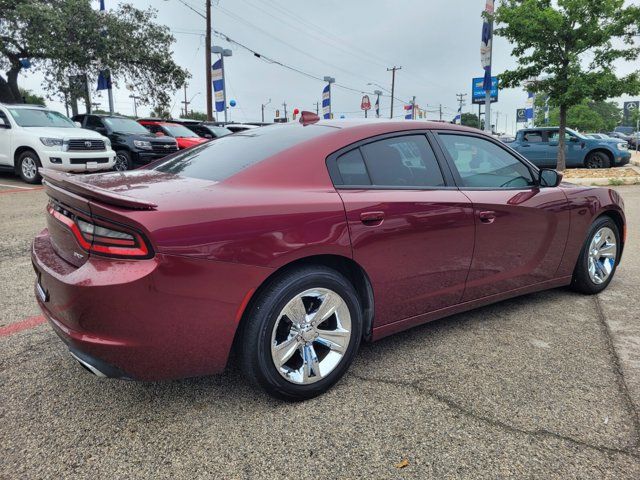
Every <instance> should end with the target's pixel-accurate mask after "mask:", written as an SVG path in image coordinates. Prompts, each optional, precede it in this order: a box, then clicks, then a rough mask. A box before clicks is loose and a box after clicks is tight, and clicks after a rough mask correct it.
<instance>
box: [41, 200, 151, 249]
mask: <svg viewBox="0 0 640 480" xmlns="http://www.w3.org/2000/svg"><path fill="white" fill-rule="evenodd" d="M47 211H48V212H49V214H50V215H52V216H53V217H54V218H55V219H56V220H58V221H60V222H62V223H63V224H65V225H66V226H67V227H68V228H69V230H71V232H72V233H73V236H74V237H75V238H76V240H77V241H78V244H79V245H80V247H82V248H83V249H84V250H86V251H87V252H94V253H97V254H99V255H105V256H109V257H120V258H148V257H149V256H150V252H151V250H150V248H149V247H148V246H147V243H146V242H145V240H144V238H142V235H140V234H139V233H138V232H135V231H133V230H128V229H126V228H125V227H122V226H120V225H111V224H109V223H107V222H104V221H102V220H100V221H99V222H95V221H93V220H91V221H90V220H88V219H84V218H80V217H78V216H77V215H74V214H73V213H71V212H69V211H68V210H66V209H64V208H63V207H61V206H59V205H57V204H54V203H52V202H50V203H49V205H47Z"/></svg>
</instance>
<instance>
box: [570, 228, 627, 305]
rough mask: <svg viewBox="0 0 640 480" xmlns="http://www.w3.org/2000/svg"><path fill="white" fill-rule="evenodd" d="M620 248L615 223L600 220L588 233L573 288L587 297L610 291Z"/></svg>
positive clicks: (574, 276)
mask: <svg viewBox="0 0 640 480" xmlns="http://www.w3.org/2000/svg"><path fill="white" fill-rule="evenodd" d="M620 248H621V244H620V232H619V231H618V226H617V225H616V223H615V222H614V221H613V220H612V219H611V218H609V217H600V218H598V219H597V220H596V221H595V222H593V224H592V225H591V228H590V229H589V232H588V233H587V238H586V240H585V242H584V245H583V246H582V250H581V251H580V256H579V257H578V262H577V263H576V267H575V269H574V272H573V281H572V282H571V287H572V288H573V289H574V290H576V291H578V292H581V293H584V294H587V295H593V294H596V293H600V292H601V291H603V290H604V289H605V288H607V286H608V285H609V283H610V282H611V279H612V278H613V275H614V274H615V271H616V268H617V267H618V259H619V257H620Z"/></svg>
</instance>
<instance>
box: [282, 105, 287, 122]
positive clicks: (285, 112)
mask: <svg viewBox="0 0 640 480" xmlns="http://www.w3.org/2000/svg"><path fill="white" fill-rule="evenodd" d="M282 107H283V108H284V120H285V122H287V121H288V120H287V119H288V118H289V117H287V102H282Z"/></svg>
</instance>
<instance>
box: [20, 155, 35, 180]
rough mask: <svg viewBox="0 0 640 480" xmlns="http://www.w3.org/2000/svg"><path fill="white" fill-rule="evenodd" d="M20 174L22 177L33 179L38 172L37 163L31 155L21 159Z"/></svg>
mask: <svg viewBox="0 0 640 480" xmlns="http://www.w3.org/2000/svg"><path fill="white" fill-rule="evenodd" d="M21 168H22V175H23V176H24V178H27V179H29V180H33V179H34V178H36V175H37V174H38V165H37V163H36V160H35V159H34V158H33V157H24V158H23V159H22V164H21Z"/></svg>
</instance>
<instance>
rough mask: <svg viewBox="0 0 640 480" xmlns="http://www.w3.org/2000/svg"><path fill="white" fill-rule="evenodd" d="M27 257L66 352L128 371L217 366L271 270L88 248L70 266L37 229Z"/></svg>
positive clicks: (183, 373) (118, 373) (105, 368)
mask: <svg viewBox="0 0 640 480" xmlns="http://www.w3.org/2000/svg"><path fill="white" fill-rule="evenodd" d="M32 261H33V265H34V268H35V270H36V273H37V276H38V279H37V281H36V298H37V301H38V304H39V306H40V308H41V309H42V312H43V314H44V315H45V317H46V318H47V319H48V321H49V323H50V324H51V326H52V327H53V329H54V331H55V332H56V333H57V334H58V335H59V336H60V338H61V339H62V340H63V341H64V343H65V344H66V345H67V346H68V348H69V350H70V351H71V353H72V354H74V356H75V357H76V359H78V360H79V361H80V363H83V364H85V363H86V364H88V365H90V366H93V367H94V368H95V369H96V370H98V371H100V372H102V373H103V374H104V376H107V377H119V378H130V379H135V380H165V379H175V378H183V377H192V376H200V375H210V374H216V373H220V372H222V371H223V370H224V368H225V365H226V363H227V358H228V355H229V352H230V349H231V345H232V343H233V339H234V336H235V332H236V329H237V326H238V323H239V321H240V318H241V316H242V312H243V310H244V307H245V306H246V304H247V302H248V300H249V298H250V296H251V294H252V293H253V292H254V291H255V289H256V288H257V286H258V285H259V284H260V283H261V282H262V280H263V279H264V278H266V276H267V275H268V274H269V273H270V272H271V271H270V270H269V269H265V268H261V267H250V266H245V265H238V264H231V263H222V262H212V261H208V260H194V259H190V258H186V257H177V256H169V255H156V256H155V257H154V258H152V259H148V260H136V261H123V260H114V259H107V258H99V257H95V256H94V257H90V258H89V260H87V262H86V263H85V264H84V265H82V266H81V267H79V268H78V267H74V266H72V265H70V264H69V263H67V262H66V261H64V260H63V259H62V258H61V257H59V256H58V255H57V254H56V252H55V251H54V250H53V247H52V245H51V241H50V237H49V234H48V231H47V230H46V229H45V230H43V231H42V232H41V233H40V234H39V235H38V236H37V237H36V238H35V240H34V242H33V247H32ZM38 290H42V294H44V295H41V294H39V293H38ZM86 364H85V365H84V366H85V367H87V365H86ZM89 369H90V368H89ZM90 370H91V369H90ZM94 373H96V372H94Z"/></svg>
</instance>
